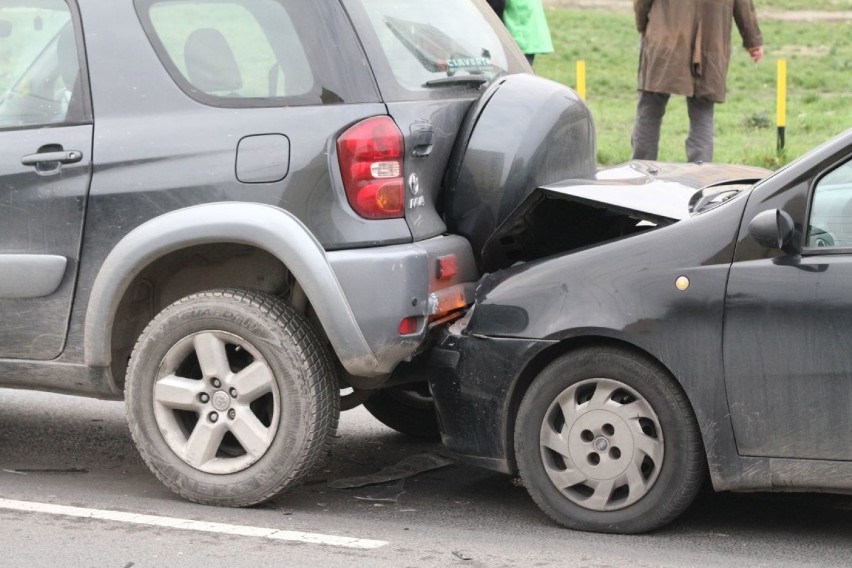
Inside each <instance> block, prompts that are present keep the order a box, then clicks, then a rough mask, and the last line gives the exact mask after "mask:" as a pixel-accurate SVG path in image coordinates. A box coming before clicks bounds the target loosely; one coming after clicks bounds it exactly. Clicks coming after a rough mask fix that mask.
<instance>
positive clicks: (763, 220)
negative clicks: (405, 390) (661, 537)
mask: <svg viewBox="0 0 852 568" xmlns="http://www.w3.org/2000/svg"><path fill="white" fill-rule="evenodd" d="M768 174H769V172H767V171H765V170H763V171H762V170H758V169H754V168H741V167H729V166H717V165H712V164H683V165H668V164H658V163H649V162H632V163H628V164H626V165H623V166H619V167H616V168H613V169H610V170H606V171H602V172H601V173H600V174H599V175H598V176H597V178H598V179H597V180H595V181H591V182H590V181H589V180H568V181H565V182H561V183H558V184H552V185H546V186H543V187H541V188H539V189H537V190H536V191H534V192H532V193H531V194H530V195H529V197H528V198H527V199H526V200H525V201H523V202H522V203H521V204H520V205H519V206H518V207H517V209H516V210H515V212H514V213H513V214H511V215H509V216H508V217H507V219H506V220H505V222H504V223H503V224H502V225H501V226H499V227H498V228H497V230H496V232H495V233H494V234H493V236H492V237H491V238H490V239H488V240H487V242H486V243H485V244H484V245H483V249H482V251H481V252H480V257H481V258H482V259H483V260H482V263H483V265H484V268H485V269H486V270H488V271H491V272H490V273H489V274H487V275H486V276H484V277H483V278H482V280H481V281H480V283H479V287H478V289H477V292H476V301H475V303H474V306H473V308H472V309H471V310H470V311H469V312H468V314H467V315H466V316H465V318H464V319H463V320H459V321H457V322H454V323H453V324H452V326H451V327H450V328H449V329H448V330H446V332H445V333H444V336H443V338H442V339H441V340H440V341H439V343H438V345H437V346H436V348H435V349H434V350H433V352H432V353H431V355H430V361H431V364H432V366H433V367H434V368H433V371H432V376H433V379H432V381H431V387H432V391H433V394H434V397H435V401H436V405H437V409H438V414H439V418H440V424H441V431H442V436H443V441H444V443H445V444H446V445H447V446H448V447H449V448H450V449H452V450H454V451H455V452H456V453H458V454H459V455H460V456H462V457H463V458H464V459H467V460H469V461H471V462H472V463H475V464H478V465H481V466H484V467H487V468H491V469H495V470H497V471H502V472H505V473H514V474H517V473H520V475H521V476H522V477H523V480H524V482H525V486H526V487H527V489H528V491H529V493H530V494H531V496H532V497H533V499H534V500H535V501H536V503H537V504H538V505H539V506H540V507H541V509H542V510H543V511H544V512H545V513H547V514H548V515H549V516H550V517H552V518H553V519H555V520H556V521H557V522H559V523H561V524H563V525H565V526H568V527H571V528H576V529H582V530H593V531H603V532H622V533H635V532H643V531H648V530H652V529H655V528H658V527H660V526H663V525H664V524H666V523H667V522H669V521H671V520H672V519H674V518H675V517H677V515H679V514H680V513H682V512H683V511H684V510H685V509H686V508H687V507H688V506H689V504H690V502H691V501H692V499H693V497H694V496H695V494H696V492H697V491H698V489H699V487H700V485H701V482H702V479H703V477H704V475H705V472H706V471H709V474H710V478H711V480H712V483H713V487H714V488H715V489H716V490H731V491H808V490H814V491H829V492H831V491H835V492H849V491H850V490H852V449H850V448H852V397H851V396H850V393H852V389H850V377H852V357H850V355H849V350H848V348H847V347H846V346H847V345H848V344H849V342H850V340H852V337H850V334H852V328H850V326H849V323H848V322H849V318H850V315H852V301H850V298H852V295H851V294H850V284H849V282H850V281H852V280H850V275H849V274H848V272H849V270H850V269H849V266H850V264H849V258H850V257H849V255H850V252H852V240H850V237H852V233H850V231H849V226H850V223H852V131H849V132H846V133H845V134H843V135H841V136H839V137H838V138H836V139H834V140H832V141H830V142H828V143H826V144H825V145H823V146H821V147H819V148H817V149H815V150H814V151H812V152H811V153H809V154H808V155H806V156H804V157H802V158H800V159H799V160H797V161H796V162H794V163H791V164H790V165H788V166H786V167H785V168H783V169H781V170H779V171H778V172H776V173H774V174H772V175H768Z"/></svg>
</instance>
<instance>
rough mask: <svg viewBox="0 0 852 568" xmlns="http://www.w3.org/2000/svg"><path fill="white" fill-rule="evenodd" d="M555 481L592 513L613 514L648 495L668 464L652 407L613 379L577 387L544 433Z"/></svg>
mask: <svg viewBox="0 0 852 568" xmlns="http://www.w3.org/2000/svg"><path fill="white" fill-rule="evenodd" d="M540 447H541V457H542V461H543V464H544V469H545V472H546V473H547V476H548V478H550V481H551V483H553V485H554V486H555V487H556V488H557V489H558V490H559V491H560V492H561V493H562V494H563V495H564V496H565V497H567V498H568V499H569V500H571V501H572V502H574V503H576V504H577V505H580V506H582V507H585V508H587V509H591V510H593V511H614V510H617V509H621V508H624V507H627V506H629V505H632V504H633V503H635V502H636V501H638V500H639V499H641V498H642V497H643V496H644V495H646V494H647V493H648V491H649V490H650V489H651V487H652V486H653V485H654V482H655V481H656V480H657V476H658V475H659V472H660V468H661V467H662V464H663V455H664V444H663V430H662V428H661V427H660V423H659V419H658V418H657V414H656V413H655V412H654V409H653V408H651V405H650V404H649V403H648V402H647V401H646V400H645V399H644V398H643V397H641V396H640V395H639V394H638V393H637V392H636V391H635V390H633V389H631V388H630V387H628V386H627V385H625V384H624V383H622V382H620V381H617V380H614V379H589V380H585V381H581V382H579V383H577V384H574V385H572V386H570V387H568V388H567V389H565V390H564V391H562V392H561V393H560V394H559V396H557V397H556V399H555V400H554V401H553V403H552V404H551V405H550V407H549V408H548V410H547V412H546V414H545V416H544V420H543V422H542V425H541V431H540Z"/></svg>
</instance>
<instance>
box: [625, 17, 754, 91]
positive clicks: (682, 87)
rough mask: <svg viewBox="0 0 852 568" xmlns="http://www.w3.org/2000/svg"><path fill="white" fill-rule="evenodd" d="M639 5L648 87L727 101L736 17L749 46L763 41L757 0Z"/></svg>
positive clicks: (642, 80) (642, 69)
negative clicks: (727, 82) (726, 92)
mask: <svg viewBox="0 0 852 568" xmlns="http://www.w3.org/2000/svg"><path fill="white" fill-rule="evenodd" d="M633 8H634V10H635V12H636V28H637V29H638V30H639V33H641V34H642V50H641V56H640V60H639V90H642V91H652V92H655V93H669V94H673V95H684V96H687V97H703V98H708V99H711V100H713V101H716V102H723V101H724V100H725V78H726V76H727V74H728V62H729V60H730V58H731V28H732V23H733V22H736V24H737V28H738V29H739V31H740V35H741V36H742V38H743V46H744V47H745V48H747V49H748V48H752V47H759V46H761V45H763V37H762V36H761V34H760V27H759V26H758V24H757V15H756V13H755V11H754V4H753V3H752V0H633Z"/></svg>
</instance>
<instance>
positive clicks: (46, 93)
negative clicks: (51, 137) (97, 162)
mask: <svg viewBox="0 0 852 568" xmlns="http://www.w3.org/2000/svg"><path fill="white" fill-rule="evenodd" d="M84 114H85V113H84V112H83V110H82V85H81V81H80V63H79V59H78V56H77V43H76V40H75V37H74V27H73V25H72V23H71V12H70V10H69V8H68V5H67V4H66V3H65V2H64V0H29V1H24V2H11V3H3V4H0V128H8V127H22V126H36V125H49V124H56V123H64V122H73V121H77V120H81V119H82V118H83V115H84Z"/></svg>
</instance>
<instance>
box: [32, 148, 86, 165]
mask: <svg viewBox="0 0 852 568" xmlns="http://www.w3.org/2000/svg"><path fill="white" fill-rule="evenodd" d="M82 159H83V152H80V151H79V150H64V151H61V152H39V153H37V154H27V155H26V156H24V157H23V158H21V163H22V164H24V165H25V166H36V165H38V164H44V163H56V162H59V163H60V164H73V163H75V162H79V161H80V160H82Z"/></svg>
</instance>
